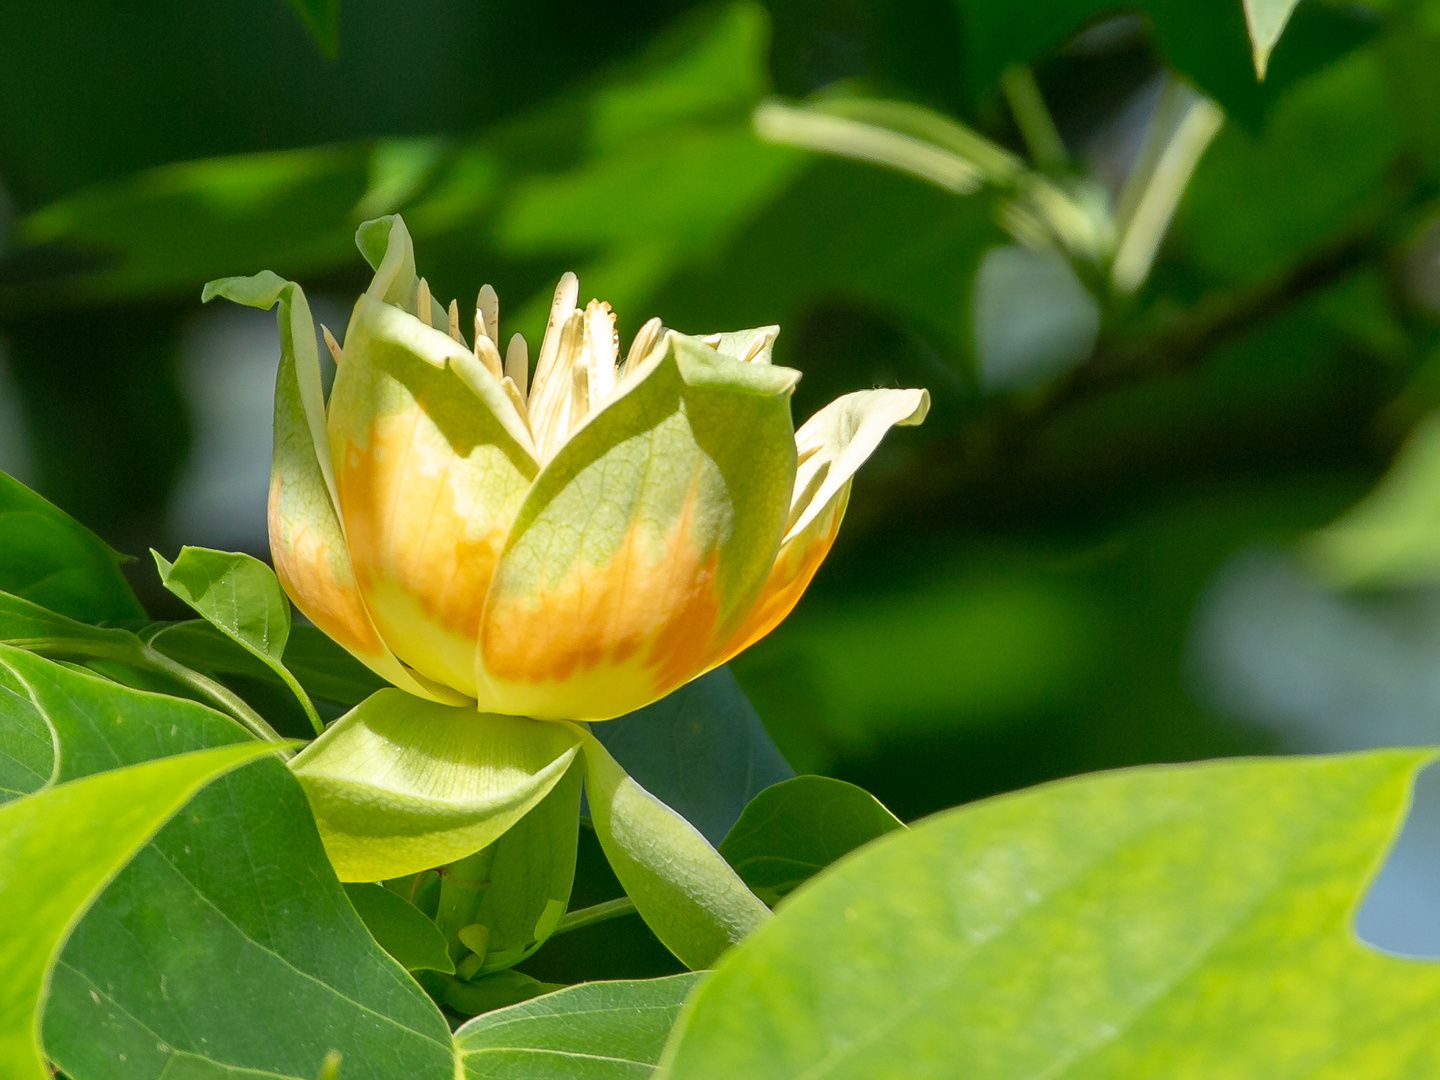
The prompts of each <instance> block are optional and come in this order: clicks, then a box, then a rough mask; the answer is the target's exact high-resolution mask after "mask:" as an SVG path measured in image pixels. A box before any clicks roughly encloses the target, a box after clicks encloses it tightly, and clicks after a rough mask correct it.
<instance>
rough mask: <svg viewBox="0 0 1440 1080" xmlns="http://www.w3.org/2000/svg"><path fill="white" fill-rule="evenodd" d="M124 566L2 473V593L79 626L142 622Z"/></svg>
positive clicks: (97, 541) (61, 513) (105, 547)
mask: <svg viewBox="0 0 1440 1080" xmlns="http://www.w3.org/2000/svg"><path fill="white" fill-rule="evenodd" d="M122 561H124V556H122V555H119V554H118V553H116V552H115V551H112V550H111V549H110V547H109V545H107V544H106V543H105V542H104V541H103V540H101V539H100V538H99V537H98V536H96V535H95V534H94V533H92V532H91V531H90V530H89V529H87V528H85V526H83V525H81V524H80V523H79V522H78V521H76V520H75V519H74V518H72V517H71V516H70V515H69V514H67V513H65V512H64V511H63V510H61V509H60V508H59V507H57V506H54V505H52V504H51V503H49V502H47V501H46V500H45V499H42V498H41V497H40V496H39V495H37V494H35V492H33V491H31V490H30V489H29V488H27V487H26V486H25V485H24V484H22V483H20V482H19V481H18V480H15V479H13V478H12V477H9V476H7V475H5V474H4V473H0V589H3V590H4V591H5V592H8V593H13V594H15V595H16V596H20V597H23V598H24V599H26V600H30V601H32V602H34V603H36V604H39V605H40V606H41V607H45V608H49V609H50V610H51V611H56V612H59V613H60V614H62V615H68V616H69V617H70V618H72V619H78V620H79V621H81V622H118V621H121V620H124V619H143V618H144V617H145V609H144V608H142V607H141V606H140V602H139V601H138V600H136V599H135V594H134V593H133V592H131V591H130V586H129V584H128V583H127V582H126V581H125V577H124V575H123V574H121V573H120V564H121V562H122Z"/></svg>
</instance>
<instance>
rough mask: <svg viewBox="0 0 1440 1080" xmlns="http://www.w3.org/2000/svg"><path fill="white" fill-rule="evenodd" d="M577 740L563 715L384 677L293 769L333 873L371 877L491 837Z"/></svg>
mask: <svg viewBox="0 0 1440 1080" xmlns="http://www.w3.org/2000/svg"><path fill="white" fill-rule="evenodd" d="M578 745H579V744H578V740H577V737H576V735H575V734H574V732H572V731H571V730H570V729H569V728H567V727H565V726H563V725H561V724H549V723H541V722H539V721H535V720H527V719H525V718H523V717H519V716H500V715H497V714H492V713H477V712H476V711H475V710H474V709H473V708H464V707H455V706H449V705H440V704H437V703H435V702H430V701H424V700H422V699H420V698H417V697H414V696H412V695H410V694H407V693H405V692H404V691H401V690H396V689H393V688H392V689H388V690H381V691H379V692H378V693H376V694H374V695H372V696H371V697H369V698H367V699H366V700H365V701H364V702H363V703H362V704H360V705H359V706H357V707H356V708H355V709H353V710H352V711H351V712H349V713H347V714H346V715H345V716H344V717H342V718H341V719H340V720H338V721H336V722H335V723H334V724H332V725H331V726H330V727H329V729H328V730H326V732H325V734H324V735H322V736H320V737H319V738H318V739H316V740H315V741H314V742H313V743H311V744H310V745H309V746H307V747H306V748H305V749H304V750H303V751H301V753H300V754H298V755H297V756H296V757H295V759H294V760H293V761H292V762H291V768H293V769H294V771H295V775H296V776H298V777H299V778H300V783H301V785H302V786H303V787H304V788H305V794H306V795H307V796H308V797H309V799H310V806H311V809H312V810H313V811H314V813H315V821H316V824H318V825H319V827H320V835H321V837H322V839H323V840H324V841H325V848H326V851H327V852H329V855H330V861H331V862H332V863H333V864H334V865H335V868H336V872H337V873H338V874H339V875H340V877H341V879H342V880H345V881H380V880H384V879H386V878H394V877H401V876H403V875H405V874H415V873H419V872H420V871H421V870H424V869H427V868H428V867H432V866H441V865H444V864H445V863H449V862H453V861H454V860H456V859H459V858H463V857H465V856H467V855H469V854H471V853H472V852H475V851H478V850H479V849H481V848H483V847H486V846H487V845H488V844H491V843H493V842H494V841H495V840H497V839H499V837H500V836H501V835H502V834H504V832H505V831H506V830H507V829H509V828H510V827H511V826H512V825H514V824H515V822H517V821H519V820H520V819H521V818H522V817H524V816H525V814H526V813H527V812H528V811H529V810H530V809H531V808H532V807H534V806H535V805H536V804H537V803H538V802H540V800H541V799H543V798H544V797H545V795H546V793H547V792H549V791H550V789H551V788H553V787H554V786H555V784H556V783H557V782H558V781H559V780H560V778H561V777H562V776H564V775H565V772H566V770H567V769H569V767H570V762H571V761H572V760H574V757H575V754H576V753H577V750H578Z"/></svg>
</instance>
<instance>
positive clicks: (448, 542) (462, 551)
mask: <svg viewBox="0 0 1440 1080" xmlns="http://www.w3.org/2000/svg"><path fill="white" fill-rule="evenodd" d="M329 428H330V432H329V436H330V449H331V452H332V454H333V455H334V460H335V464H336V486H337V488H338V492H339V505H340V509H341V514H342V517H343V520H344V523H345V533H346V538H347V541H348V543H349V550H350V556H351V559H352V560H353V563H354V567H355V574H356V577H357V579H358V581H359V586H360V591H361V594H362V595H363V597H364V599H365V603H366V606H367V607H368V609H369V611H370V613H371V615H372V617H373V619H374V621H375V624H376V626H377V627H378V629H379V631H380V634H381V636H382V637H383V638H384V639H385V641H386V643H387V644H388V645H389V646H390V648H392V649H393V650H394V651H395V653H396V654H397V655H398V656H399V657H400V658H401V659H402V660H404V661H405V662H406V663H407V664H409V665H410V666H411V667H413V668H415V669H416V670H417V671H419V672H420V673H422V674H424V675H425V676H427V677H429V678H431V679H434V680H437V681H439V682H441V683H444V684H445V685H447V686H451V687H454V688H455V689H457V690H459V691H461V692H462V693H465V694H467V695H469V696H472V697H473V696H474V693H475V647H476V638H477V634H478V631H479V626H480V615H481V611H482V609H483V607H484V602H485V595H486V591H487V590H488V588H489V586H490V575H491V572H492V570H493V569H494V566H495V563H496V561H497V560H498V558H499V556H500V551H501V548H502V547H503V545H504V542H505V537H506V534H507V533H508V531H509V527H510V522H511V520H512V519H513V518H514V516H515V514H516V512H517V511H518V510H519V509H520V505H521V502H522V501H523V500H524V497H525V492H526V491H527V490H528V488H529V486H530V481H531V479H532V478H533V477H534V476H535V473H536V471H537V470H538V465H537V464H536V462H535V458H534V450H533V445H532V443H531V440H530V437H529V431H528V429H527V428H526V426H525V421H524V419H523V418H522V417H521V416H520V414H519V413H518V412H517V411H516V407H515V404H514V402H513V401H512V399H511V397H510V396H509V395H508V394H507V393H506V391H505V388H504V387H503V385H502V383H501V382H500V380H498V379H496V377H495V376H494V374H493V373H492V372H491V371H490V370H489V369H488V368H487V367H486V366H485V365H484V364H483V363H481V362H480V361H478V360H476V358H475V355H474V354H473V353H472V352H471V351H470V350H468V349H466V348H465V347H464V346H463V345H460V344H459V343H457V342H456V341H454V340H453V339H452V338H450V337H449V336H448V335H447V334H446V333H444V332H442V331H440V330H437V329H431V328H430V327H428V326H425V325H423V324H422V323H421V322H420V321H419V320H418V319H416V318H414V317H413V316H411V315H409V314H407V313H405V312H403V311H401V310H400V309H399V308H397V307H394V306H392V305H391V304H388V303H383V302H381V301H379V300H376V299H374V298H373V297H371V296H368V295H367V296H363V297H361V298H360V302H359V303H358V304H357V305H356V308H355V315H354V317H353V318H352V319H351V322H350V328H349V330H348V331H347V333H346V341H345V352H344V360H343V362H342V363H341V365H340V368H339V370H338V372H337V373H336V377H335V387H334V390H333V391H332V393H331V399H330V415H329Z"/></svg>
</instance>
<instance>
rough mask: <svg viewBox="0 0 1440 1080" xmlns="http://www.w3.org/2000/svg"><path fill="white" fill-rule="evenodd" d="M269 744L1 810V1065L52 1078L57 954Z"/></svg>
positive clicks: (163, 764) (156, 767) (106, 777)
mask: <svg viewBox="0 0 1440 1080" xmlns="http://www.w3.org/2000/svg"><path fill="white" fill-rule="evenodd" d="M268 749H269V748H268V747H266V746H264V745H263V744H256V743H250V744H242V745H239V746H226V747H217V748H215V749H212V750H206V751H200V752H198V753H193V754H182V755H178V756H176V757H170V758H163V759H161V760H159V761H152V762H147V763H145V764H141V765H134V766H131V767H130V768H123V769H115V770H113V771H110V772H103V773H100V774H98V775H96V776H90V777H86V778H84V779H80V780H74V781H71V782H70V783H65V784H59V785H57V786H55V787H51V788H47V789H45V790H43V791H40V792H38V793H36V794H33V795H29V796H26V797H24V798H21V799H17V800H15V801H13V802H10V803H7V804H6V805H5V806H3V807H0V924H3V925H4V927H5V931H4V934H3V935H0V970H3V971H4V972H5V978H4V979H3V981H0V1062H4V1066H3V1068H4V1072H5V1076H6V1077H7V1078H10V1077H13V1078H14V1080H22V1078H35V1080H43V1078H45V1077H48V1076H49V1071H48V1070H47V1069H46V1068H45V1066H44V1063H43V1062H42V1060H41V1057H40V1047H39V1040H38V1038H37V1036H38V1034H39V1019H40V1018H39V1016H38V1010H39V1007H40V1003H41V1000H42V998H43V997H44V996H45V994H46V992H47V989H48V987H47V982H48V979H49V976H50V969H51V965H52V963H53V959H54V956H55V954H56V952H57V951H58V950H59V947H60V945H61V943H62V942H63V941H64V940H65V937H66V936H67V934H68V933H69V932H70V931H71V929H72V928H73V927H74V926H75V923H76V921H77V920H78V919H79V918H80V916H81V915H82V914H83V913H84V911H85V909H86V908H87V907H89V905H90V904H91V902H92V901H93V900H94V898H95V896H96V894H97V893H98V892H99V891H100V890H101V889H102V888H103V887H104V886H105V883H106V882H107V881H108V880H109V879H110V878H111V877H112V876H113V875H114V874H115V872H116V871H117V870H119V869H120V867H122V866H123V865H124V864H125V861H126V860H127V859H129V858H130V857H131V856H132V855H133V854H134V852H135V850H136V849H137V848H138V847H140V845H142V844H143V843H145V841H146V839H147V838H148V837H149V836H150V835H151V834H152V833H153V832H154V831H155V830H156V829H157V828H159V827H160V825H161V824H163V823H164V821H165V819H166V818H168V817H170V815H171V814H173V813H174V812H175V811H176V810H178V809H179V808H180V807H181V806H183V805H184V804H185V802H186V800H187V799H189V798H190V796H191V795H193V794H194V793H195V791H196V790H197V789H198V788H200V787H201V786H202V785H203V784H205V783H206V782H207V781H209V780H211V779H213V778H214V777H216V776H218V775H219V774H220V773H222V772H224V771H225V770H227V769H232V768H234V767H236V766H237V765H239V764H241V763H243V762H245V761H249V760H251V759H253V758H255V757H256V756H258V755H259V754H263V753H265V752H266V751H267V750H268Z"/></svg>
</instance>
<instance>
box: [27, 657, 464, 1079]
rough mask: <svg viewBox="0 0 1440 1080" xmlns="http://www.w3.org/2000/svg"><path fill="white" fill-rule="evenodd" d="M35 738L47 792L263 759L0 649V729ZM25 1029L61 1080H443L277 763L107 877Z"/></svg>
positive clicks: (428, 1010)
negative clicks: (45, 752)
mask: <svg viewBox="0 0 1440 1080" xmlns="http://www.w3.org/2000/svg"><path fill="white" fill-rule="evenodd" d="M16 702H19V703H22V704H24V705H26V706H28V708H29V710H30V714H29V716H28V717H26V716H24V715H22V714H20V713H19V712H18V710H17V709H16V708H15V704H16ZM16 720H19V721H20V723H19V724H17V723H16ZM37 724H43V725H44V727H45V729H46V730H47V732H48V734H49V735H50V743H51V746H50V751H51V755H52V757H51V762H50V768H49V769H48V770H47V772H48V774H49V776H53V778H54V781H56V782H61V783H62V784H63V783H64V782H65V781H68V780H71V779H74V778H76V777H80V776H85V775H88V774H91V773H95V772H99V771H102V770H112V769H118V768H121V767H124V766H127V765H131V764H135V763H138V762H143V761H146V760H149V759H153V758H165V759H167V760H174V758H173V755H177V754H185V753H187V752H190V751H194V750H198V749H202V748H206V747H213V746H230V745H237V746H238V747H239V748H240V750H237V752H240V751H241V750H243V751H246V752H248V751H250V750H252V749H253V750H254V751H255V752H261V751H262V750H263V749H264V748H263V747H262V745H261V744H258V743H255V742H254V741H252V740H251V739H249V738H248V737H247V736H246V734H245V732H244V731H243V729H241V728H240V727H239V726H238V725H237V724H236V723H234V722H233V721H231V720H229V719H227V718H226V717H224V716H222V715H220V714H219V713H216V712H214V711H212V710H210V709H207V708H204V707H203V706H200V705H197V704H195V703H193V702H190V701H184V700H181V699H178V698H173V697H168V696H164V695H158V694H148V693H141V692H138V691H135V690H130V689H127V688H124V687H120V686H116V685H114V684H113V683H109V682H106V681H105V680H103V679H100V678H98V677H96V676H93V675H90V674H88V673H86V672H81V671H76V670H73V669H71V668H67V667H64V666H62V665H59V664H56V663H54V662H51V661H48V660H45V659H42V658H40V657H37V656H34V655H31V654H29V653H25V652H22V651H19V650H15V649H4V650H0V731H4V732H9V731H18V732H20V733H21V734H30V735H32V736H33V735H34V733H35V729H36V726H37ZM31 763H32V765H36V766H41V767H43V762H41V761H39V760H37V759H35V758H33V757H32V761H31ZM32 771H38V770H32ZM31 782H32V783H33V780H32V781H31ZM24 801H25V800H24V799H21V800H17V802H15V803H11V804H9V805H19V804H20V803H23V802H24ZM7 877H8V875H7ZM220 972H223V973H224V977H223V978H220V977H218V973H220ZM237 1016H245V1017H246V1018H247V1020H246V1022H245V1023H243V1024H237V1023H236V1022H235V1017H237ZM43 1030H44V1044H45V1050H46V1053H47V1054H48V1055H49V1056H50V1057H51V1058H52V1059H54V1060H55V1061H56V1062H58V1063H59V1064H60V1065H61V1067H62V1068H63V1070H64V1072H65V1074H66V1075H67V1076H69V1077H70V1078H71V1080H153V1078H154V1077H156V1076H158V1075H160V1074H161V1073H163V1072H164V1071H165V1070H166V1068H167V1067H170V1068H171V1069H172V1071H173V1069H174V1068H180V1067H182V1066H183V1067H189V1066H194V1067H199V1066H200V1064H201V1063H206V1064H207V1065H208V1067H210V1068H219V1069H226V1068H233V1069H235V1070H237V1071H242V1072H243V1071H246V1070H253V1071H258V1072H263V1073H267V1074H270V1075H274V1076H280V1077H287V1078H294V1080H313V1078H314V1077H315V1075H316V1073H317V1071H318V1069H319V1064H320V1061H321V1060H322V1059H323V1058H324V1056H325V1054H326V1053H327V1052H328V1051H330V1050H331V1049H335V1050H338V1051H340V1052H341V1053H342V1054H343V1055H344V1056H345V1057H346V1058H347V1060H349V1062H350V1066H349V1068H350V1071H351V1074H352V1075H355V1076H360V1077H369V1078H372V1080H414V1078H425V1077H432V1076H433V1077H436V1078H437V1080H448V1077H449V1076H450V1072H449V1069H450V1065H449V1058H450V1054H449V1047H448V1037H447V1035H446V1031H445V1025H444V1022H443V1020H442V1018H441V1017H440V1014H439V1013H438V1011H437V1010H436V1009H435V1007H434V1005H433V1004H432V1003H431V1002H430V1001H429V1000H428V998H426V996H425V995H424V993H423V992H422V991H421V990H420V988H419V987H418V986H416V985H415V984H414V982H413V981H411V980H410V979H409V977H408V976H406V974H405V972H404V971H403V969H401V968H400V967H399V966H398V965H397V964H396V963H395V962H394V961H392V960H391V959H390V958H389V957H388V956H386V954H385V953H384V951H383V950H382V949H381V948H380V946H379V945H377V944H376V943H375V941H374V940H373V939H372V938H371V936H370V935H369V934H368V933H367V932H366V930H365V927H364V924H363V923H362V922H361V921H360V919H359V918H358V916H357V915H356V914H355V911H354V908H353V907H352V906H351V904H350V901H349V900H348V899H347V897H346V896H345V893H344V891H343V890H342V889H341V887H340V885H339V883H338V882H337V881H336V880H335V877H334V874H333V872H332V871H331V870H330V867H329V865H328V862H327V860H326V858H325V854H324V850H323V848H322V847H321V845H320V842H319V838H318V837H317V836H316V834H315V829H314V826H313V824H312V822H311V819H310V815H309V813H308V810H307V807H306V805H305V798H304V795H303V793H302V792H301V791H300V789H299V785H298V784H296V782H295V780H294V779H293V777H291V775H290V774H289V772H288V770H287V769H286V768H285V767H284V765H283V764H281V763H280V762H278V761H261V762H257V763H255V764H253V765H250V766H248V767H246V768H244V769H240V770H238V771H237V772H235V773H234V774H232V775H230V776H227V777H224V778H222V779H221V780H219V781H218V782H217V783H215V784H212V785H211V786H210V787H208V788H207V789H206V790H205V791H204V792H202V793H201V794H200V795H199V796H197V797H196V798H195V799H193V800H192V801H191V802H190V804H189V805H188V807H187V808H186V810H185V811H184V812H183V813H182V814H180V815H178V816H177V817H176V818H174V819H173V820H172V821H171V822H170V824H169V825H167V826H166V827H165V828H164V829H162V830H161V831H160V832H159V833H158V834H157V835H156V836H155V838H154V839H153V840H152V841H151V842H150V844H148V845H147V846H145V847H144V848H143V849H142V850H141V851H140V852H139V853H138V854H137V855H136V856H135V858H134V860H133V861H131V862H130V863H129V865H128V866H126V867H125V868H124V870H122V871H121V872H120V873H119V874H118V875H117V876H116V877H115V880H114V881H113V882H112V883H111V884H110V886H109V887H108V888H107V889H106V890H105V892H104V893H103V894H102V895H101V896H100V897H99V899H98V900H96V901H95V903H94V905H93V906H92V907H91V908H90V910H89V912H88V913H87V914H86V916H85V918H84V920H83V921H81V922H80V924H79V926H78V927H76V929H75V931H74V933H73V934H72V935H71V937H70V939H69V942H68V943H67V944H66V946H65V949H64V952H63V953H62V954H61V956H60V958H59V960H58V962H57V964H56V967H55V973H54V977H53V980H52V984H51V993H50V998H49V1002H48V1004H47V1006H46V1010H45V1018H44V1029H43ZM122 1055H123V1056H122ZM176 1061H178V1062H179V1063H180V1064H172V1063H173V1062H176ZM362 1062H365V1063H366V1064H364V1065H362V1064H361V1063H362Z"/></svg>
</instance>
